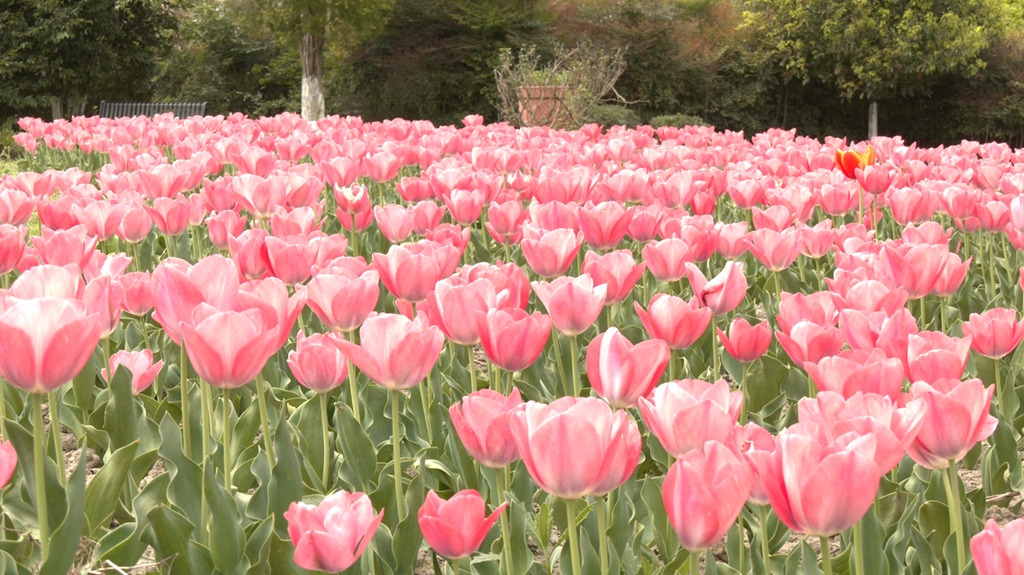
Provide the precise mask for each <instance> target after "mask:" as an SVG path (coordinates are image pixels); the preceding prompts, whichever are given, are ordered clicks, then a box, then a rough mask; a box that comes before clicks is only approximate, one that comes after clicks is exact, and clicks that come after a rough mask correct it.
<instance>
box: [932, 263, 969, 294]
mask: <svg viewBox="0 0 1024 575" xmlns="http://www.w3.org/2000/svg"><path fill="white" fill-rule="evenodd" d="M972 261H974V257H973V256H972V257H969V258H967V261H963V260H962V259H960V256H958V255H956V254H955V253H953V252H950V253H947V254H946V256H945V259H944V260H943V262H942V264H941V266H940V270H939V274H938V275H937V276H935V283H934V284H932V290H931V293H932V294H933V295H936V296H939V297H940V298H946V297H949V296H951V295H953V294H955V293H956V292H958V291H960V286H961V285H963V283H964V278H966V277H967V272H968V270H970V268H971V262H972Z"/></svg>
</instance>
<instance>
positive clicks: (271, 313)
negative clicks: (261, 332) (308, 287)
mask: <svg viewBox="0 0 1024 575" xmlns="http://www.w3.org/2000/svg"><path fill="white" fill-rule="evenodd" d="M305 307H306V294H305V293H302V292H299V291H297V292H295V294H294V295H292V296H291V297H289V292H288V287H287V286H285V285H284V282H282V281H281V280H279V279H277V278H264V279H261V280H253V281H250V282H246V283H244V284H242V285H241V286H239V288H238V296H237V300H236V301H235V311H246V310H249V309H258V310H260V311H262V312H263V317H264V318H266V320H267V329H276V330H277V338H276V339H275V340H273V341H271V343H270V352H271V353H275V352H277V351H278V350H279V349H281V348H282V347H284V345H285V344H286V343H288V338H289V336H291V333H292V327H294V326H295V322H296V320H298V317H299V312H301V311H302V309H303V308H305Z"/></svg>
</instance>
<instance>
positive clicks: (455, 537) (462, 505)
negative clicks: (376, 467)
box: [417, 489, 508, 561]
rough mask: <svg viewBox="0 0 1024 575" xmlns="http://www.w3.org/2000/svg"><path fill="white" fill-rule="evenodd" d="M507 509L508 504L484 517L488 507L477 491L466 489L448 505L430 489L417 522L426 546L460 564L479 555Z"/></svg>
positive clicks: (456, 495)
mask: <svg viewBox="0 0 1024 575" xmlns="http://www.w3.org/2000/svg"><path fill="white" fill-rule="evenodd" d="M506 507H508V502H505V503H502V504H501V505H499V506H498V508H497V509H495V510H494V513H491V515H490V517H485V515H486V514H487V506H486V505H485V504H484V500H483V498H482V497H480V494H479V493H477V492H476V491H473V490H471V489H465V490H463V491H460V492H458V493H456V494H455V495H453V496H452V497H451V499H449V500H447V501H445V500H444V499H441V498H440V497H438V496H437V493H434V490H433V489H431V490H430V491H429V492H428V493H427V499H426V500H425V501H424V502H423V506H422V507H420V510H419V513H418V515H417V519H418V520H419V525H420V531H422V532H423V538H424V539H426V540H427V545H430V548H431V549H433V550H434V551H435V552H437V554H438V555H440V556H442V557H444V558H445V559H450V560H452V561H457V560H459V559H462V558H463V557H469V556H470V555H472V554H473V553H476V551H477V549H479V548H480V545H481V544H483V542H484V538H486V537H487V534H488V533H490V531H491V527H493V526H494V524H495V523H496V522H497V521H498V518H499V517H500V516H501V513H502V512H503V511H505V508H506Z"/></svg>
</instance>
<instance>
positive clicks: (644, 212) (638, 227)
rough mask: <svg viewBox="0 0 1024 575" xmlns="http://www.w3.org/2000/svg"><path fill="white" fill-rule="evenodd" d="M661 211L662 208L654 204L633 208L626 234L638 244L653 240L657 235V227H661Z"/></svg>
mask: <svg viewBox="0 0 1024 575" xmlns="http://www.w3.org/2000/svg"><path fill="white" fill-rule="evenodd" d="M663 211H664V208H663V207H661V206H659V205H656V204H655V205H651V206H646V207H643V208H639V207H638V208H635V209H634V210H633V219H632V220H630V222H629V228H628V229H627V230H626V234H627V235H629V237H631V238H633V241H635V242H637V243H640V244H646V243H647V242H649V241H651V240H653V239H654V237H655V236H656V235H657V233H658V226H659V225H661V216H662V213H663Z"/></svg>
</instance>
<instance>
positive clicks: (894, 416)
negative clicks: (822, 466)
mask: <svg viewBox="0 0 1024 575" xmlns="http://www.w3.org/2000/svg"><path fill="white" fill-rule="evenodd" d="M798 409H799V413H800V422H801V423H806V422H810V423H813V424H815V425H817V426H818V429H820V430H821V432H822V434H823V437H824V438H825V440H826V442H828V443H834V442H837V441H840V440H841V438H842V437H843V436H844V435H845V434H847V433H854V434H857V435H867V434H873V435H874V436H875V440H876V444H875V456H874V458H875V463H876V464H877V465H878V468H879V469H880V470H881V471H882V472H883V473H888V472H889V471H891V470H892V469H894V468H895V467H896V466H897V465H899V463H900V460H901V459H903V456H904V455H905V454H906V452H907V448H908V447H909V446H910V444H911V442H913V441H914V437H916V436H917V433H918V431H919V430H920V429H921V426H922V425H923V424H924V416H925V404H924V402H923V401H921V400H914V401H910V402H907V404H906V405H905V406H903V407H897V405H896V404H895V403H894V401H893V400H892V399H890V398H888V397H885V396H881V395H876V394H873V393H870V394H866V395H865V394H863V393H857V394H854V395H853V396H851V397H849V398H843V396H841V395H839V394H838V393H833V392H831V391H823V392H821V393H819V394H818V395H817V397H815V398H814V399H811V398H809V397H805V398H803V399H801V400H800V403H799V405H798Z"/></svg>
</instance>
